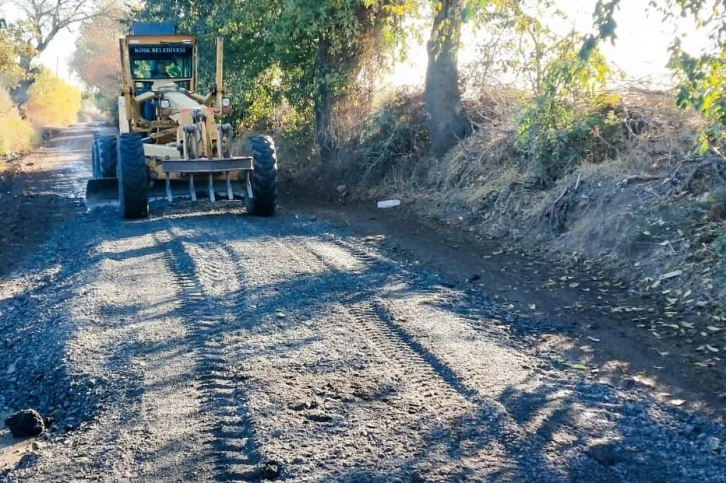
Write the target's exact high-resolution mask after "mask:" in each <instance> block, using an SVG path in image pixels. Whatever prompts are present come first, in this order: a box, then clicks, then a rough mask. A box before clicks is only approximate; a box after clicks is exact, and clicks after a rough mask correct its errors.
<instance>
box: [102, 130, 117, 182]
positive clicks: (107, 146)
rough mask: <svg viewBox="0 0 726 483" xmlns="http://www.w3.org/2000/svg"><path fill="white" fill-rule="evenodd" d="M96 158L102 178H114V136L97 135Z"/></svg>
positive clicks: (115, 150)
mask: <svg viewBox="0 0 726 483" xmlns="http://www.w3.org/2000/svg"><path fill="white" fill-rule="evenodd" d="M98 159H99V163H100V165H101V175H102V176H103V177H104V178H114V177H115V176H116V160H117V159H118V154H117V149H116V136H113V135H110V136H99V137H98Z"/></svg>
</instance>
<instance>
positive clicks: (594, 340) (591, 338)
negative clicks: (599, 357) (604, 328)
mask: <svg viewBox="0 0 726 483" xmlns="http://www.w3.org/2000/svg"><path fill="white" fill-rule="evenodd" d="M587 339H588V340H591V341H593V342H600V339H596V338H595V337H588V338H587Z"/></svg>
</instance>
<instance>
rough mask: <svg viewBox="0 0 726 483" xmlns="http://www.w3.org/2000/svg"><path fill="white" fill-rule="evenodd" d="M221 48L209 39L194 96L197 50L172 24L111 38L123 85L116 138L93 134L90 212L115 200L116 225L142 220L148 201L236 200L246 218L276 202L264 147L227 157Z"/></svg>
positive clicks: (251, 144) (265, 142)
mask: <svg viewBox="0 0 726 483" xmlns="http://www.w3.org/2000/svg"><path fill="white" fill-rule="evenodd" d="M223 47H224V45H223V41H222V39H217V44H216V50H217V57H216V72H215V84H214V86H213V87H212V88H211V89H210V90H209V91H208V92H206V93H205V94H201V93H199V91H198V85H197V82H198V76H197V70H198V62H197V43H196V39H195V37H194V36H191V35H180V34H176V33H175V30H174V27H173V25H171V24H139V23H134V24H132V25H131V28H130V32H129V35H127V36H126V37H125V38H123V39H120V40H119V50H120V55H121V68H122V86H121V92H120V96H119V98H118V108H119V109H118V111H119V113H118V118H119V119H118V121H119V131H120V134H119V135H96V136H94V140H93V147H92V156H91V157H92V165H93V179H91V180H89V182H88V185H87V188H86V203H87V204H88V206H89V207H93V206H97V205H106V204H109V202H112V203H113V202H115V201H116V200H118V203H119V205H120V207H121V213H122V215H123V216H124V217H125V218H143V217H146V216H147V215H148V213H149V209H148V206H149V199H153V198H167V199H168V200H169V201H171V200H172V199H173V198H175V197H179V196H183V197H189V198H191V199H192V200H194V201H196V200H197V197H198V196H208V197H209V199H210V200H211V201H215V200H216V199H217V197H220V196H222V197H226V198H228V199H235V198H243V199H244V201H245V207H246V210H247V212H248V213H249V214H252V215H262V216H269V215H272V214H273V213H274V212H275V207H276V202H277V153H276V150H275V144H274V142H273V140H272V139H271V138H270V137H268V136H261V135H255V136H250V137H249V138H248V139H247V142H246V144H245V148H244V150H243V153H244V155H240V156H236V155H235V156H233V155H232V154H231V153H232V151H234V150H235V148H234V146H233V137H234V133H233V129H232V126H231V125H230V124H228V123H223V122H222V119H223V118H224V116H225V115H227V114H229V113H230V112H231V109H232V103H231V100H230V99H229V98H228V97H226V96H225V90H224V83H223V60H224V59H223Z"/></svg>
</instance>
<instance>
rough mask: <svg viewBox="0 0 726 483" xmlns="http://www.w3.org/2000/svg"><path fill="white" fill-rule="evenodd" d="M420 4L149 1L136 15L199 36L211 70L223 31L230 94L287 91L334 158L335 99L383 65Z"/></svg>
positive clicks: (387, 0)
mask: <svg viewBox="0 0 726 483" xmlns="http://www.w3.org/2000/svg"><path fill="white" fill-rule="evenodd" d="M172 5H173V8H171V7H172ZM413 8H414V2H413V1H412V0H321V1H316V2H311V1H309V0H270V1H267V2H247V1H241V0H222V1H220V2H202V1H199V0H150V1H147V2H146V4H145V5H144V7H143V9H142V10H141V11H140V12H138V13H137V14H136V16H137V18H143V19H149V20H172V21H175V23H176V24H177V25H178V26H179V29H180V30H184V31H187V32H191V33H194V34H196V35H197V37H198V40H199V42H200V52H201V53H202V57H206V58H207V59H208V60H207V61H208V62H210V63H209V64H207V65H210V67H211V59H212V52H213V51H212V49H211V45H212V43H213V39H214V37H216V36H217V35H222V36H224V37H225V38H226V49H225V50H226V52H227V54H226V57H225V68H226V72H227V73H228V75H227V76H226V77H227V85H226V88H227V89H228V91H230V92H233V93H235V94H237V95H238V97H239V98H242V99H245V100H246V101H247V102H248V103H255V102H259V99H260V98H261V97H262V98H265V99H269V98H270V97H271V96H272V97H274V96H280V97H282V98H284V99H286V100H287V101H288V102H289V103H290V104H291V105H292V106H294V107H295V108H296V109H297V110H298V111H299V112H301V113H309V114H310V118H311V124H312V127H313V130H314V134H315V139H316V143H317V145H318V148H319V150H320V154H321V156H322V157H323V158H324V159H331V158H332V155H333V153H334V151H335V143H334V136H332V134H331V123H332V114H333V107H334V105H335V102H336V99H338V98H340V97H341V96H343V95H345V93H346V91H347V89H348V87H349V86H350V85H352V84H353V83H355V82H356V80H357V78H358V76H359V75H360V73H361V72H362V70H363V69H365V68H369V69H372V67H371V66H372V65H380V63H381V62H382V61H383V59H384V58H385V54H386V53H387V52H390V51H391V49H392V47H393V46H394V45H395V43H396V42H397V40H400V39H401V37H402V35H399V34H400V33H401V32H402V30H400V20H401V19H402V18H403V15H405V13H406V12H408V11H410V10H411V9H413ZM172 11H173V12H175V14H176V15H177V16H176V17H175V18H169V12H172ZM200 71H201V72H202V73H205V72H207V74H206V75H208V73H211V72H213V70H212V69H211V68H209V69H204V68H200ZM271 77H272V80H273V82H274V84H272V85H271V83H270V78H271ZM258 80H260V81H261V82H258ZM263 103H264V100H263Z"/></svg>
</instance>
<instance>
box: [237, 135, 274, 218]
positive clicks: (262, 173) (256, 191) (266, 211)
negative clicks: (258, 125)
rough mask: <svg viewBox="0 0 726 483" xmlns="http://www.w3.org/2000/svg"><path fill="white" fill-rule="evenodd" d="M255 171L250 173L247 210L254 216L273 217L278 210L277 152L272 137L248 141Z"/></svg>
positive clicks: (258, 137)
mask: <svg viewBox="0 0 726 483" xmlns="http://www.w3.org/2000/svg"><path fill="white" fill-rule="evenodd" d="M246 150H247V152H249V153H251V155H252V161H253V168H254V169H253V171H252V172H250V173H248V175H247V176H248V181H249V188H251V190H252V196H249V194H248V189H245V208H246V209H247V213H248V214H250V215H253V216H272V215H274V214H275V209H276V208H277V150H276V149H275V142H274V141H273V140H272V138H271V137H270V136H252V137H251V138H250V139H249V140H248V141H247V147H246Z"/></svg>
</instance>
